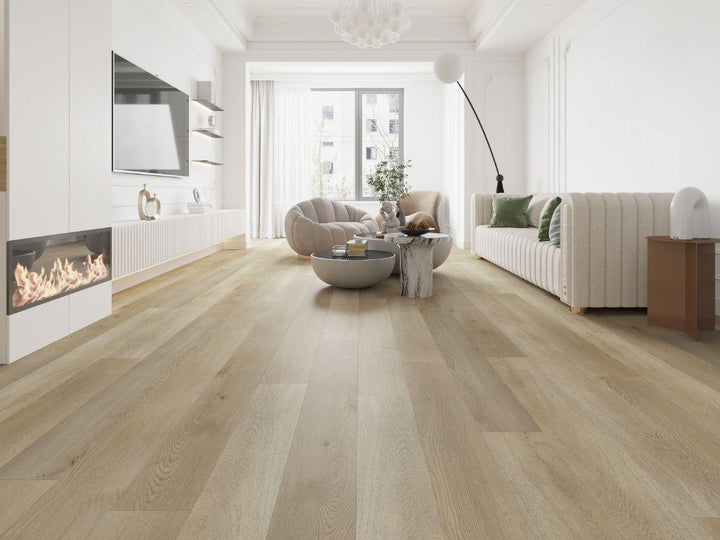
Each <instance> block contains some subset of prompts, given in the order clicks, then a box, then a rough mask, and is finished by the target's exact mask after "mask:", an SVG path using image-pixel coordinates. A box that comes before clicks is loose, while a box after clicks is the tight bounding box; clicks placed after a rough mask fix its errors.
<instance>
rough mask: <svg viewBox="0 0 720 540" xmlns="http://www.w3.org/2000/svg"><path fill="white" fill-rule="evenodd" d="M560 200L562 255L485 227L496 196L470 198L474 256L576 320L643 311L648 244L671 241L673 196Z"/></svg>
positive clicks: (513, 232)
mask: <svg viewBox="0 0 720 540" xmlns="http://www.w3.org/2000/svg"><path fill="white" fill-rule="evenodd" d="M554 195H555V194H536V195H535V197H537V198H546V199H547V198H550V197H552V196H554ZM557 195H560V197H562V206H561V216H562V222H561V225H560V231H561V232H560V247H555V246H553V245H551V244H550V242H540V241H538V237H537V229H536V228H534V227H529V228H525V229H513V228H491V227H488V224H489V223H490V218H491V215H492V199H493V195H489V194H474V195H473V196H472V201H471V206H470V209H471V221H472V225H473V227H472V251H473V253H474V254H475V255H476V256H478V257H480V258H483V259H486V260H488V261H490V262H492V263H494V264H496V265H498V266H500V267H502V268H504V269H505V270H508V271H509V272H512V273H513V274H516V275H518V276H519V277H521V278H523V279H525V280H527V281H529V282H531V283H533V284H535V285H537V286H538V287H541V288H542V289H545V290H546V291H548V292H550V293H552V294H554V295H555V296H558V297H559V298H560V300H562V302H564V303H565V304H567V305H569V306H570V307H571V309H572V310H573V312H576V313H582V312H584V311H585V310H586V309H587V308H591V307H598V308H602V307H627V308H634V307H647V237H648V236H656V235H667V234H669V231H670V201H671V200H672V198H673V194H672V193H560V194H557Z"/></svg>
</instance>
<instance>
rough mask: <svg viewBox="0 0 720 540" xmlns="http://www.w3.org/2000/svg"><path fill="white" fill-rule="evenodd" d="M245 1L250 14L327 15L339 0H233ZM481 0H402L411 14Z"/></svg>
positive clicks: (452, 12) (441, 11) (462, 7)
mask: <svg viewBox="0 0 720 540" xmlns="http://www.w3.org/2000/svg"><path fill="white" fill-rule="evenodd" d="M235 1H237V2H240V3H244V4H245V6H246V8H247V10H248V12H249V13H250V14H251V15H252V16H260V17H286V16H297V15H301V16H303V17H307V16H327V14H328V13H329V12H330V10H331V9H334V8H336V7H338V6H339V5H340V3H341V0H235ZM480 3H482V0H404V1H403V6H405V9H406V12H407V13H408V14H409V15H410V16H413V15H414V16H422V17H432V16H438V15H440V16H446V17H447V16H450V17H466V16H469V15H470V14H471V12H474V11H475V9H476V8H477V7H478V5H479V4H480Z"/></svg>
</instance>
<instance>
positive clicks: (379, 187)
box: [368, 161, 412, 224]
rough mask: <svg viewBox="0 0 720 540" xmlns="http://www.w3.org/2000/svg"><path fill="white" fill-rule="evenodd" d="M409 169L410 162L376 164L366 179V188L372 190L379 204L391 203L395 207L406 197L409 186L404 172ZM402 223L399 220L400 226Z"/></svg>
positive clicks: (401, 220) (382, 162)
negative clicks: (373, 170)
mask: <svg viewBox="0 0 720 540" xmlns="http://www.w3.org/2000/svg"><path fill="white" fill-rule="evenodd" d="M410 167H412V161H406V162H404V163H402V162H400V163H398V162H397V161H381V162H380V163H378V164H377V166H376V167H375V172H374V173H373V174H372V176H370V178H369V179H368V186H370V187H371V188H372V190H373V193H374V194H375V196H376V197H377V198H378V199H380V202H381V203H383V202H392V203H393V204H394V205H395V206H396V207H397V204H398V203H399V202H400V201H401V200H402V199H404V198H405V197H407V195H408V192H409V191H410V184H408V183H407V182H406V181H405V179H406V178H407V172H405V170H406V169H409V168H410ZM397 211H398V212H400V209H399V208H397ZM398 217H400V216H398ZM403 218H404V216H403ZM403 221H404V219H400V223H401V224H404V223H403Z"/></svg>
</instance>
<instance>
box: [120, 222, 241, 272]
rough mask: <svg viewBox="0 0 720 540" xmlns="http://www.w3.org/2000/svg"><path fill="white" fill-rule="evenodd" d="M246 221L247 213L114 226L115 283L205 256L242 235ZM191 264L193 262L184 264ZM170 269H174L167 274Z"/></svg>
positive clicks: (127, 223) (122, 223) (123, 223)
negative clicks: (137, 274) (135, 275)
mask: <svg viewBox="0 0 720 540" xmlns="http://www.w3.org/2000/svg"><path fill="white" fill-rule="evenodd" d="M244 220H245V212H244V211H243V210H219V211H216V212H209V213H207V214H182V215H174V216H167V217H163V218H161V219H158V220H156V221H121V222H116V223H113V225H112V243H113V244H112V252H113V257H112V268H113V280H117V279H119V278H123V277H125V276H129V275H130V274H133V273H136V272H141V271H143V270H147V269H149V268H152V267H155V266H158V265H163V264H165V263H168V262H170V261H173V260H176V259H182V258H184V257H186V256H188V255H191V254H193V253H199V254H200V255H204V253H203V252H204V251H205V250H208V249H210V248H213V247H217V246H219V245H221V244H222V243H223V242H227V241H228V240H230V239H233V238H236V237H238V236H240V235H242V234H243V233H244ZM218 249H219V248H218ZM187 262H189V260H187V261H184V262H182V263H181V264H186V263H187ZM174 266H180V264H177V265H174ZM169 269H171V267H168V268H166V269H165V271H167V270H169ZM159 273H162V272H159ZM149 277H152V276H149ZM146 279H147V278H146ZM139 281H143V280H142V279H140V280H139Z"/></svg>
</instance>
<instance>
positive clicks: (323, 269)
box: [310, 249, 395, 289]
mask: <svg viewBox="0 0 720 540" xmlns="http://www.w3.org/2000/svg"><path fill="white" fill-rule="evenodd" d="M310 260H311V262H312V267H313V270H314V271H315V275H316V276H317V277H319V278H320V279H322V280H323V281H324V282H325V283H327V284H328V285H332V286H333V287H340V288H341V289H364V288H366V287H372V286H373V285H377V284H378V283H380V282H381V281H383V280H385V279H387V278H388V277H389V276H390V274H391V273H392V271H393V267H394V266H395V254H394V253H389V252H387V251H374V250H370V249H369V250H368V252H367V257H357V258H353V257H333V255H332V252H330V251H320V252H318V253H313V254H312V255H310Z"/></svg>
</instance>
